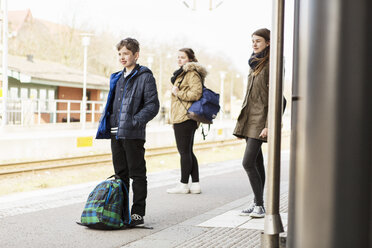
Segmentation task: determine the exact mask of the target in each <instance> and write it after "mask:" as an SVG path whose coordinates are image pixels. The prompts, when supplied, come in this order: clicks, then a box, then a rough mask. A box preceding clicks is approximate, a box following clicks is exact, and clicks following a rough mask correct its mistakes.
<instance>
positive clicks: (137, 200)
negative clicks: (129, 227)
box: [111, 135, 147, 216]
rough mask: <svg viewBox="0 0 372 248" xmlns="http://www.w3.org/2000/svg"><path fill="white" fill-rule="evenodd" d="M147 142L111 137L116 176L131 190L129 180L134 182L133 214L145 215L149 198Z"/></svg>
mask: <svg viewBox="0 0 372 248" xmlns="http://www.w3.org/2000/svg"><path fill="white" fill-rule="evenodd" d="M144 144H145V141H144V140H141V139H116V137H115V136H113V135H111V151H112V162H113V164H114V170H115V174H117V175H119V176H120V178H121V179H122V180H123V182H124V183H125V186H127V189H128V190H129V178H131V179H132V180H133V182H132V187H133V189H132V190H133V205H132V210H131V213H132V214H139V215H141V216H144V215H145V208H146V197H147V177H146V161H145V148H144Z"/></svg>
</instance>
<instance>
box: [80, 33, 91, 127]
mask: <svg viewBox="0 0 372 248" xmlns="http://www.w3.org/2000/svg"><path fill="white" fill-rule="evenodd" d="M82 42H83V46H84V75H83V101H82V107H81V108H80V109H81V110H82V115H81V120H80V121H81V123H82V128H83V129H85V123H86V114H87V64H88V46H89V43H90V37H89V34H83V40H82Z"/></svg>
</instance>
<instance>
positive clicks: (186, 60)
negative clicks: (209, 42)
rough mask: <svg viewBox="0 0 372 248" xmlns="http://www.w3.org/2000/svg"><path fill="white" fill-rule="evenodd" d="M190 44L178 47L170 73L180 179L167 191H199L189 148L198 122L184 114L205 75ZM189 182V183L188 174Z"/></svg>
mask: <svg viewBox="0 0 372 248" xmlns="http://www.w3.org/2000/svg"><path fill="white" fill-rule="evenodd" d="M197 62H198V60H197V59H196V57H195V54H194V51H193V50H192V49H191V48H182V49H180V50H179V51H178V65H179V66H180V68H179V69H178V70H176V71H175V72H174V73H173V77H172V78H171V82H172V96H171V116H170V122H171V123H172V124H173V129H174V135H175V138H176V143H177V149H178V152H179V154H180V156H181V180H180V183H179V184H177V185H176V186H175V187H174V188H170V189H168V190H167V192H168V193H169V194H187V193H193V194H200V193H201V189H200V184H199V166H198V160H197V159H196V157H195V154H194V152H193V145H194V136H195V131H196V129H197V128H198V123H197V122H196V121H194V120H191V119H190V118H189V117H187V109H188V108H189V107H190V106H191V104H192V103H193V102H195V101H197V100H199V99H200V97H201V96H202V92H203V82H204V79H205V77H206V75H207V71H206V69H205V68H204V67H203V66H202V65H200V64H199V63H197ZM190 176H191V186H190V187H189V177H190Z"/></svg>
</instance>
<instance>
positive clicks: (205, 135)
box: [200, 123, 211, 140]
mask: <svg viewBox="0 0 372 248" xmlns="http://www.w3.org/2000/svg"><path fill="white" fill-rule="evenodd" d="M200 126H201V127H202V132H201V133H202V135H203V140H205V137H207V135H208V134H209V131H210V130H211V124H208V133H207V134H205V131H204V126H203V124H202V123H201V124H200Z"/></svg>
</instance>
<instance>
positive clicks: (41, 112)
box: [0, 98, 105, 126]
mask: <svg viewBox="0 0 372 248" xmlns="http://www.w3.org/2000/svg"><path fill="white" fill-rule="evenodd" d="M104 104H105V103H104V102H103V101H87V105H86V121H87V122H98V121H99V117H100V115H101V113H102V111H103V107H104ZM2 107H3V103H2V99H0V110H1V112H0V113H1V114H0V115H2V114H3V110H2ZM6 114H7V124H8V125H22V126H24V125H35V124H36V125H37V124H41V123H61V122H66V123H70V122H80V120H81V119H82V118H81V115H82V114H83V109H82V101H77V100H41V99H22V98H8V100H7V109H6ZM0 118H2V116H0Z"/></svg>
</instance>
